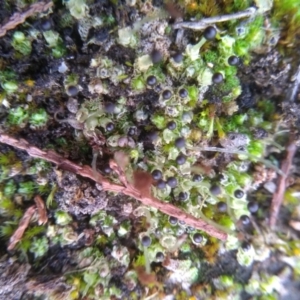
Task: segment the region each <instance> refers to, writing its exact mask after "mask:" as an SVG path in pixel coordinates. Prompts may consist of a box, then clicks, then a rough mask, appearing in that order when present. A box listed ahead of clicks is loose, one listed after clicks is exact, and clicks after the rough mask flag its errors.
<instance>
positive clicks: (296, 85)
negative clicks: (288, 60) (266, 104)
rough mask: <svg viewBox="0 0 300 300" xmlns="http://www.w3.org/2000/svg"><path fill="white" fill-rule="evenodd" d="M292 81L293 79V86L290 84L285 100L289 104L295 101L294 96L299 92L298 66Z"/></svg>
mask: <svg viewBox="0 0 300 300" xmlns="http://www.w3.org/2000/svg"><path fill="white" fill-rule="evenodd" d="M292 79H294V80H293V81H294V82H293V84H292V86H291V88H290V91H289V93H288V96H287V99H286V100H287V101H289V102H294V101H295V99H296V94H297V92H298V90H299V85H300V66H298V68H297V71H296V73H295V75H294V76H293V78H292Z"/></svg>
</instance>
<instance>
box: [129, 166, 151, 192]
mask: <svg viewBox="0 0 300 300" xmlns="http://www.w3.org/2000/svg"><path fill="white" fill-rule="evenodd" d="M133 178H134V187H135V188H136V189H137V190H138V191H140V193H141V195H144V196H149V195H150V188H151V184H152V176H151V175H150V174H149V173H147V172H144V171H141V170H137V171H135V172H134V173H133Z"/></svg>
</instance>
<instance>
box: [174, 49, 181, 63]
mask: <svg viewBox="0 0 300 300" xmlns="http://www.w3.org/2000/svg"><path fill="white" fill-rule="evenodd" d="M172 58H173V59H174V61H175V62H176V63H178V64H179V63H181V62H182V60H183V55H182V53H180V52H177V53H175V54H174V55H173V56H172Z"/></svg>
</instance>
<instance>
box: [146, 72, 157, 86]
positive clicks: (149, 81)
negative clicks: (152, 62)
mask: <svg viewBox="0 0 300 300" xmlns="http://www.w3.org/2000/svg"><path fill="white" fill-rule="evenodd" d="M156 83H157V80H156V77H155V76H153V75H151V76H149V77H148V78H147V84H148V85H150V86H153V85H155V84H156Z"/></svg>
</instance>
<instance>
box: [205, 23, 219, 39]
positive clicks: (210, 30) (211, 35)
mask: <svg viewBox="0 0 300 300" xmlns="http://www.w3.org/2000/svg"><path fill="white" fill-rule="evenodd" d="M216 34H217V30H216V28H215V27H213V26H208V27H206V28H205V30H204V32H203V36H204V37H205V38H206V39H207V40H209V41H210V40H213V39H215V37H216Z"/></svg>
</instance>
